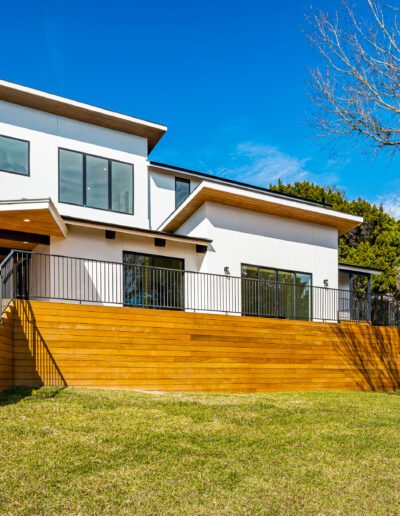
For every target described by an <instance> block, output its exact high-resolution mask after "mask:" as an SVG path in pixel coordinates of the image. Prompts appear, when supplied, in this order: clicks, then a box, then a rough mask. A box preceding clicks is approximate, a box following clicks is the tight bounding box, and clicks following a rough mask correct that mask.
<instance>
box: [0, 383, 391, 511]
mask: <svg viewBox="0 0 400 516" xmlns="http://www.w3.org/2000/svg"><path fill="white" fill-rule="evenodd" d="M0 512H2V513H7V514H29V515H30V514H59V513H64V514H66V513H68V514H121V513H128V514H133V513H134V514H211V513H214V514H254V513H270V514H299V513H302V514H317V513H318V514H321V513H322V514H388V513H389V514H398V513H399V512H400V396H398V395H395V394H381V393H346V392H335V393H300V394H291V393H290V394H257V395H202V394H143V393H135V392H128V391H112V390H109V391H105V390H104V391H102V390H94V389H91V390H83V389H72V388H68V389H65V390H59V391H57V390H54V389H41V390H38V391H37V392H35V391H33V393H31V392H30V391H23V390H14V391H9V392H6V393H3V394H0Z"/></svg>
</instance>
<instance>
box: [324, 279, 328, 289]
mask: <svg viewBox="0 0 400 516" xmlns="http://www.w3.org/2000/svg"><path fill="white" fill-rule="evenodd" d="M324 287H329V281H328V280H327V279H324Z"/></svg>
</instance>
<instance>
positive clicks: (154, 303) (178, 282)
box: [123, 252, 184, 310]
mask: <svg viewBox="0 0 400 516" xmlns="http://www.w3.org/2000/svg"><path fill="white" fill-rule="evenodd" d="M123 261H124V305H127V306H144V307H149V308H174V309H181V310H182V309H183V308H184V261H183V260H181V259H178V258H169V257H161V256H156V255H143V254H137V253H133V252H124V258H123Z"/></svg>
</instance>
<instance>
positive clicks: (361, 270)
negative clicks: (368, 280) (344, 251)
mask: <svg viewBox="0 0 400 516" xmlns="http://www.w3.org/2000/svg"><path fill="white" fill-rule="evenodd" d="M339 272H346V273H355V274H357V273H358V274H370V275H375V276H380V275H381V274H382V271H381V270H379V269H372V268H370V267H362V266H360V265H349V264H347V263H339Z"/></svg>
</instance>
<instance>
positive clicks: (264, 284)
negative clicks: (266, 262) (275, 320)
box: [258, 267, 277, 317]
mask: <svg viewBox="0 0 400 516" xmlns="http://www.w3.org/2000/svg"><path fill="white" fill-rule="evenodd" d="M258 279H259V292H258V309H259V314H260V315H263V316H264V317H275V316H276V309H277V307H276V302H277V284H276V271H275V270H273V269H266V268H264V267H260V268H259V271H258Z"/></svg>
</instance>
